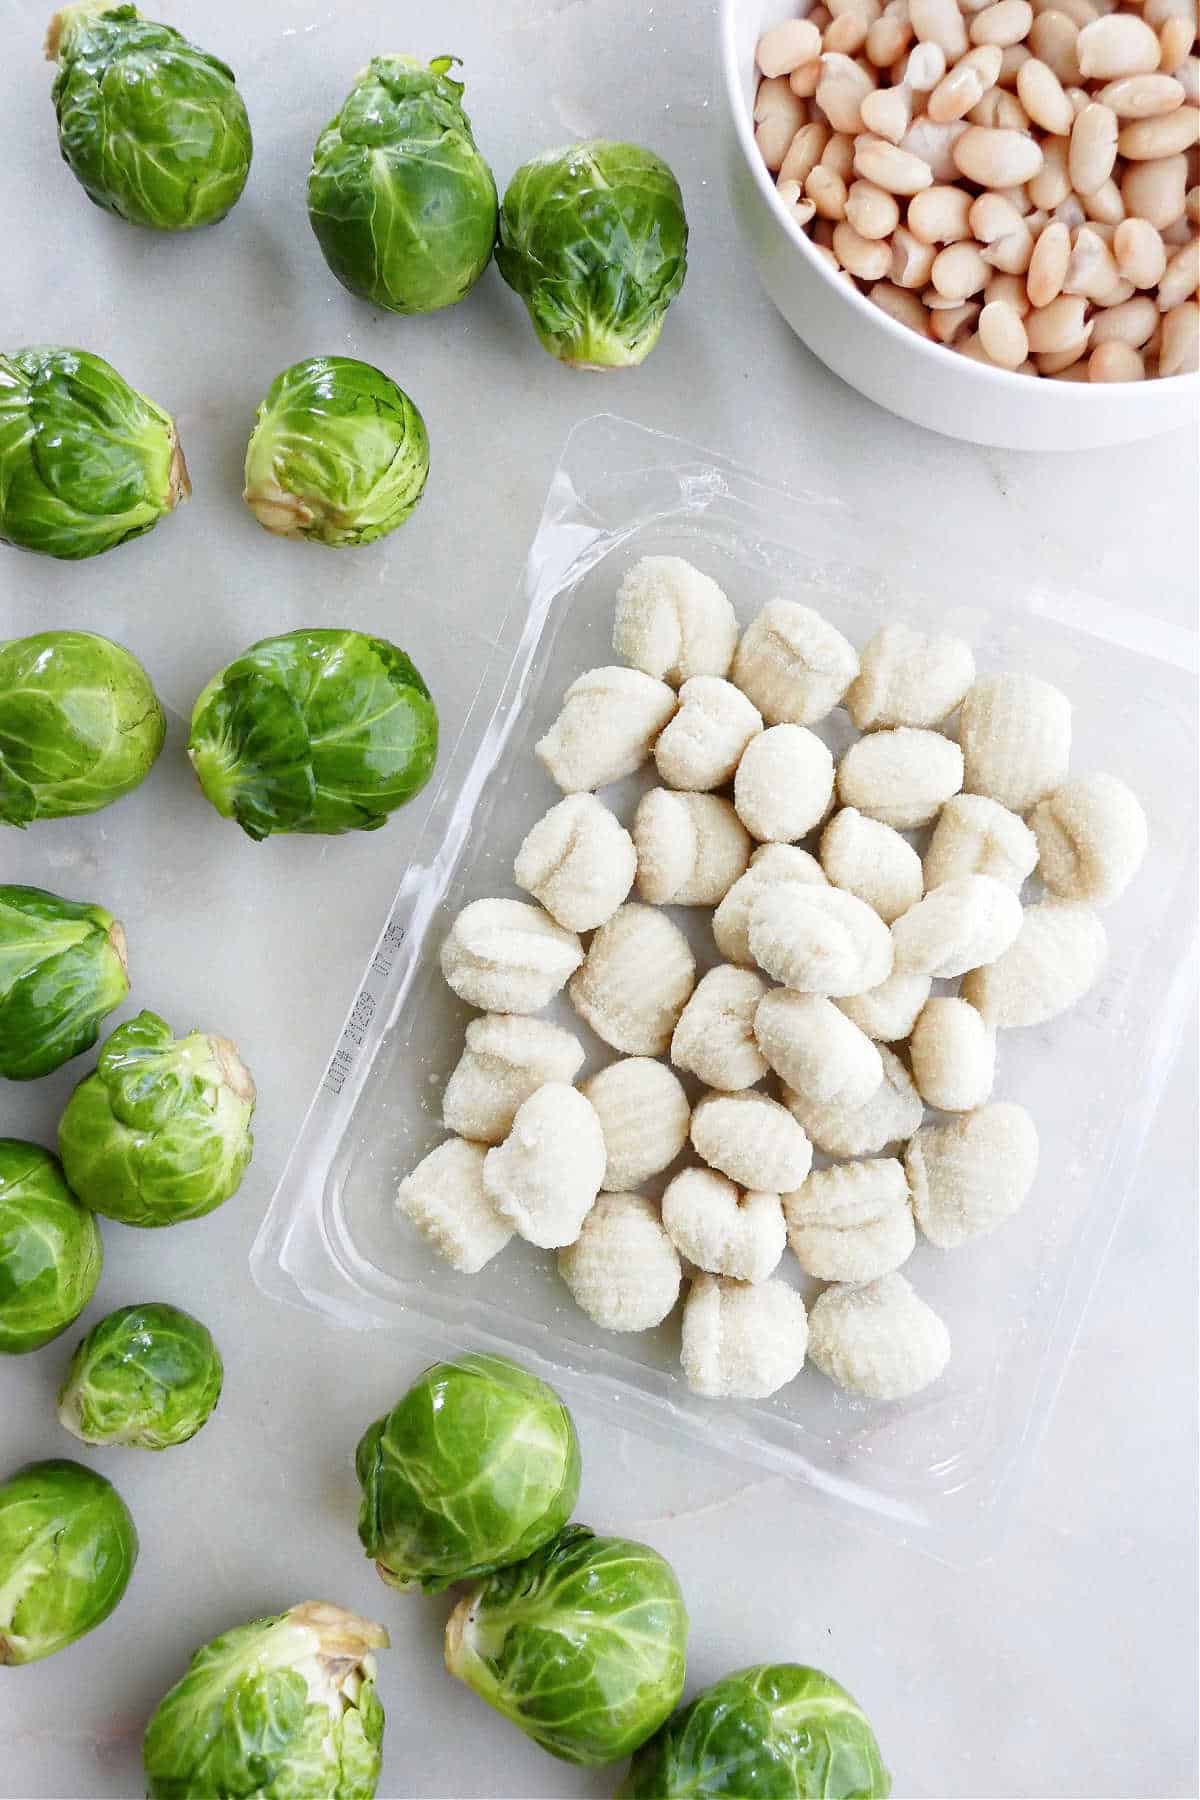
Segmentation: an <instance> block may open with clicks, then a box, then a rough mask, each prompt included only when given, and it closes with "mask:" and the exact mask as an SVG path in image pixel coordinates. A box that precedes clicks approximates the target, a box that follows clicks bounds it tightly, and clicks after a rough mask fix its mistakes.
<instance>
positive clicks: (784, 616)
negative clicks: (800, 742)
mask: <svg viewBox="0 0 1200 1800" xmlns="http://www.w3.org/2000/svg"><path fill="white" fill-rule="evenodd" d="M857 674H858V655H857V653H856V651H855V649H854V646H853V644H851V643H849V642H848V641H847V640H846V639H845V638H844V637H843V636H842V634H841V632H840V631H835V630H834V628H833V626H832V625H831V624H830V623H829V621H828V620H827V619H823V618H822V617H821V615H820V613H818V612H814V611H813V609H812V608H811V607H810V606H801V605H799V604H798V603H797V602H796V601H794V600H769V601H768V602H767V604H766V605H765V606H764V607H763V609H762V611H761V612H760V613H759V615H758V617H757V618H756V619H755V620H754V621H753V623H752V624H751V625H749V626H748V627H747V629H746V631H745V632H744V633H743V635H742V640H741V643H740V644H739V645H738V647H737V654H736V655H735V657H734V659H733V680H734V681H735V682H736V683H737V685H738V687H740V688H741V690H742V692H743V694H746V695H748V696H749V698H750V699H751V700H753V702H754V704H755V706H757V708H758V710H759V712H760V713H761V714H762V716H763V718H764V719H765V720H766V721H767V723H768V725H814V724H816V722H817V721H818V720H819V719H824V718H826V717H828V715H829V714H830V713H831V712H832V711H833V709H834V707H835V706H836V705H837V703H838V701H839V700H840V699H841V698H842V695H843V694H844V693H845V692H846V689H847V688H848V687H849V686H850V683H851V682H852V681H853V680H854V677H855V676H856V675H857Z"/></svg>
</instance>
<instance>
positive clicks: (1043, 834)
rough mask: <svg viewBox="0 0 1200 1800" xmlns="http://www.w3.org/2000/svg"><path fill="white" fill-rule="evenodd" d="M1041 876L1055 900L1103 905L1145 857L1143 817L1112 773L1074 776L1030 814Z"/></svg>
mask: <svg viewBox="0 0 1200 1800" xmlns="http://www.w3.org/2000/svg"><path fill="white" fill-rule="evenodd" d="M1029 823H1030V825H1031V826H1032V827H1033V834H1034V836H1035V838H1036V839H1037V846H1038V856H1039V866H1040V871H1041V877H1042V880H1043V882H1044V883H1045V884H1046V888H1047V889H1048V891H1049V892H1050V893H1051V894H1053V895H1054V897H1055V898H1056V899H1059V900H1090V901H1091V902H1092V903H1093V904H1094V905H1103V904H1104V903H1105V902H1106V901H1109V900H1115V899H1116V898H1117V897H1118V895H1120V894H1123V893H1124V891H1125V889H1126V888H1127V887H1128V886H1129V883H1130V882H1131V881H1132V880H1133V878H1134V876H1135V875H1136V874H1137V872H1138V870H1139V869H1140V867H1141V865H1142V859H1143V857H1144V856H1145V854H1146V843H1147V837H1148V832H1147V827H1146V815H1145V813H1144V812H1143V811H1142V807H1141V802H1140V801H1139V800H1138V798H1137V795H1136V794H1133V793H1131V792H1130V790H1129V789H1128V788H1127V787H1126V786H1125V783H1124V782H1123V781H1118V780H1117V779H1116V777H1115V776H1114V775H1077V776H1076V777H1075V778H1074V780H1072V781H1068V782H1065V783H1064V784H1063V786H1062V787H1060V788H1057V789H1056V790H1055V791H1054V793H1052V794H1049V795H1048V796H1047V797H1046V799H1044V800H1041V801H1039V802H1038V804H1037V806H1035V807H1034V809H1033V812H1032V813H1031V814H1030V816H1029Z"/></svg>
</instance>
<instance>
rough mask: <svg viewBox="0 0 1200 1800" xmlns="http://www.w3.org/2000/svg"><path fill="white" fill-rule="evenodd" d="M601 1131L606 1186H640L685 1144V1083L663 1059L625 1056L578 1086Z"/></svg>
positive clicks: (689, 1118)
mask: <svg viewBox="0 0 1200 1800" xmlns="http://www.w3.org/2000/svg"><path fill="white" fill-rule="evenodd" d="M579 1091H580V1093H581V1094H582V1095H583V1096H584V1098H585V1099H587V1100H589V1101H590V1102H591V1104H592V1106H593V1107H594V1108H595V1111H596V1117H597V1118H598V1119H599V1121H600V1129H601V1131H602V1132H603V1133H604V1149H605V1156H606V1162H605V1169H604V1180H605V1185H606V1186H608V1187H610V1188H612V1189H614V1190H615V1191H618V1192H624V1191H626V1190H631V1189H634V1188H638V1187H640V1186H641V1184H642V1182H643V1181H648V1180H649V1179H650V1177H651V1176H652V1175H657V1174H659V1173H660V1172H661V1171H662V1170H663V1169H665V1168H667V1167H668V1165H669V1164H671V1163H673V1162H674V1161H675V1158H676V1157H677V1156H678V1155H679V1152H680V1151H681V1150H682V1149H683V1146H684V1145H685V1144H686V1143H687V1138H688V1126H689V1125H690V1124H691V1122H692V1109H691V1106H690V1105H689V1103H688V1097H687V1095H686V1093H685V1092H684V1090H683V1083H682V1082H681V1081H680V1079H679V1077H678V1076H677V1075H673V1074H672V1073H671V1070H670V1069H668V1068H667V1067H666V1065H665V1063H660V1062H655V1061H654V1059H653V1058H652V1057H648V1056H629V1057H623V1058H622V1059H621V1061H620V1062H614V1063H609V1064H608V1067H607V1068H604V1069H600V1070H598V1071H597V1073H596V1074H595V1075H590V1076H589V1077H588V1079H587V1080H586V1081H585V1082H583V1083H582V1084H581V1086H580V1089H579Z"/></svg>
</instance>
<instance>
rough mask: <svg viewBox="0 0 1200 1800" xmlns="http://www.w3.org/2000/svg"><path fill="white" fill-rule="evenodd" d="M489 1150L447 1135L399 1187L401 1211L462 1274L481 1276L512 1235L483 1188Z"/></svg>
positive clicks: (399, 1209)
mask: <svg viewBox="0 0 1200 1800" xmlns="http://www.w3.org/2000/svg"><path fill="white" fill-rule="evenodd" d="M486 1155H487V1150H486V1148H485V1146H484V1145H483V1144H472V1143H468V1142H467V1140H466V1139H465V1138H457V1137H452V1138H447V1139H446V1142H445V1143H444V1144H439V1145H438V1147H437V1149H436V1150H431V1151H430V1152H429V1155H428V1156H424V1157H422V1159H421V1161H420V1162H419V1163H418V1164H417V1166H416V1168H415V1169H414V1170H413V1171H412V1173H411V1175H408V1176H406V1177H405V1179H404V1180H403V1181H402V1182H401V1183H400V1186H399V1187H398V1188H397V1190H396V1207H397V1210H398V1211H399V1212H400V1213H401V1214H402V1215H403V1216H404V1218H406V1219H407V1220H408V1221H409V1222H410V1224H413V1225H415V1226H416V1228H417V1230H418V1231H419V1232H420V1233H421V1236H422V1237H423V1238H424V1239H425V1240H426V1242H427V1243H428V1244H429V1246H430V1248H431V1249H433V1250H435V1251H436V1252H437V1254H438V1255H439V1256H441V1257H444V1258H445V1260H446V1261H447V1262H448V1263H449V1264H450V1267H451V1268H452V1269H457V1270H458V1272H459V1274H460V1275H478V1273H479V1271H480V1269H482V1268H483V1267H484V1266H485V1265H486V1264H487V1263H490V1262H491V1260H492V1258H493V1256H498V1255H499V1253H500V1251H501V1250H503V1248H504V1246H505V1245H506V1244H507V1243H508V1242H509V1240H510V1239H511V1237H512V1235H513V1228H512V1226H511V1225H510V1224H509V1223H508V1221H507V1220H506V1219H502V1218H501V1217H500V1214H499V1213H498V1212H497V1211H496V1208H495V1207H494V1206H493V1204H492V1202H491V1199H490V1198H489V1196H488V1194H487V1191H486V1190H485V1188H484V1185H483V1164H484V1158H485V1157H486Z"/></svg>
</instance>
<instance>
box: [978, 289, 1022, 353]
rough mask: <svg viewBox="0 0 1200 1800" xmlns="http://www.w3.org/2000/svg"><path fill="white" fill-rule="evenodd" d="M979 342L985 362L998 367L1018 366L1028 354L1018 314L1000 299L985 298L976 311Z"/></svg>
mask: <svg viewBox="0 0 1200 1800" xmlns="http://www.w3.org/2000/svg"><path fill="white" fill-rule="evenodd" d="M979 342H980V343H981V344H982V346H983V348H984V350H985V351H986V352H987V356H988V360H989V362H994V363H995V364H996V365H997V366H998V367H999V368H1001V369H1019V368H1020V366H1021V364H1022V363H1023V362H1024V361H1025V358H1026V357H1027V356H1028V355H1029V340H1028V338H1027V337H1026V335H1025V327H1024V325H1023V324H1022V322H1021V315H1020V314H1019V313H1018V312H1017V311H1016V310H1015V308H1013V307H1012V306H1008V305H1006V304H1005V302H1004V301H1003V300H991V301H989V302H988V304H987V305H986V306H985V307H984V309H983V311H982V312H981V313H980V315H979Z"/></svg>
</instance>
